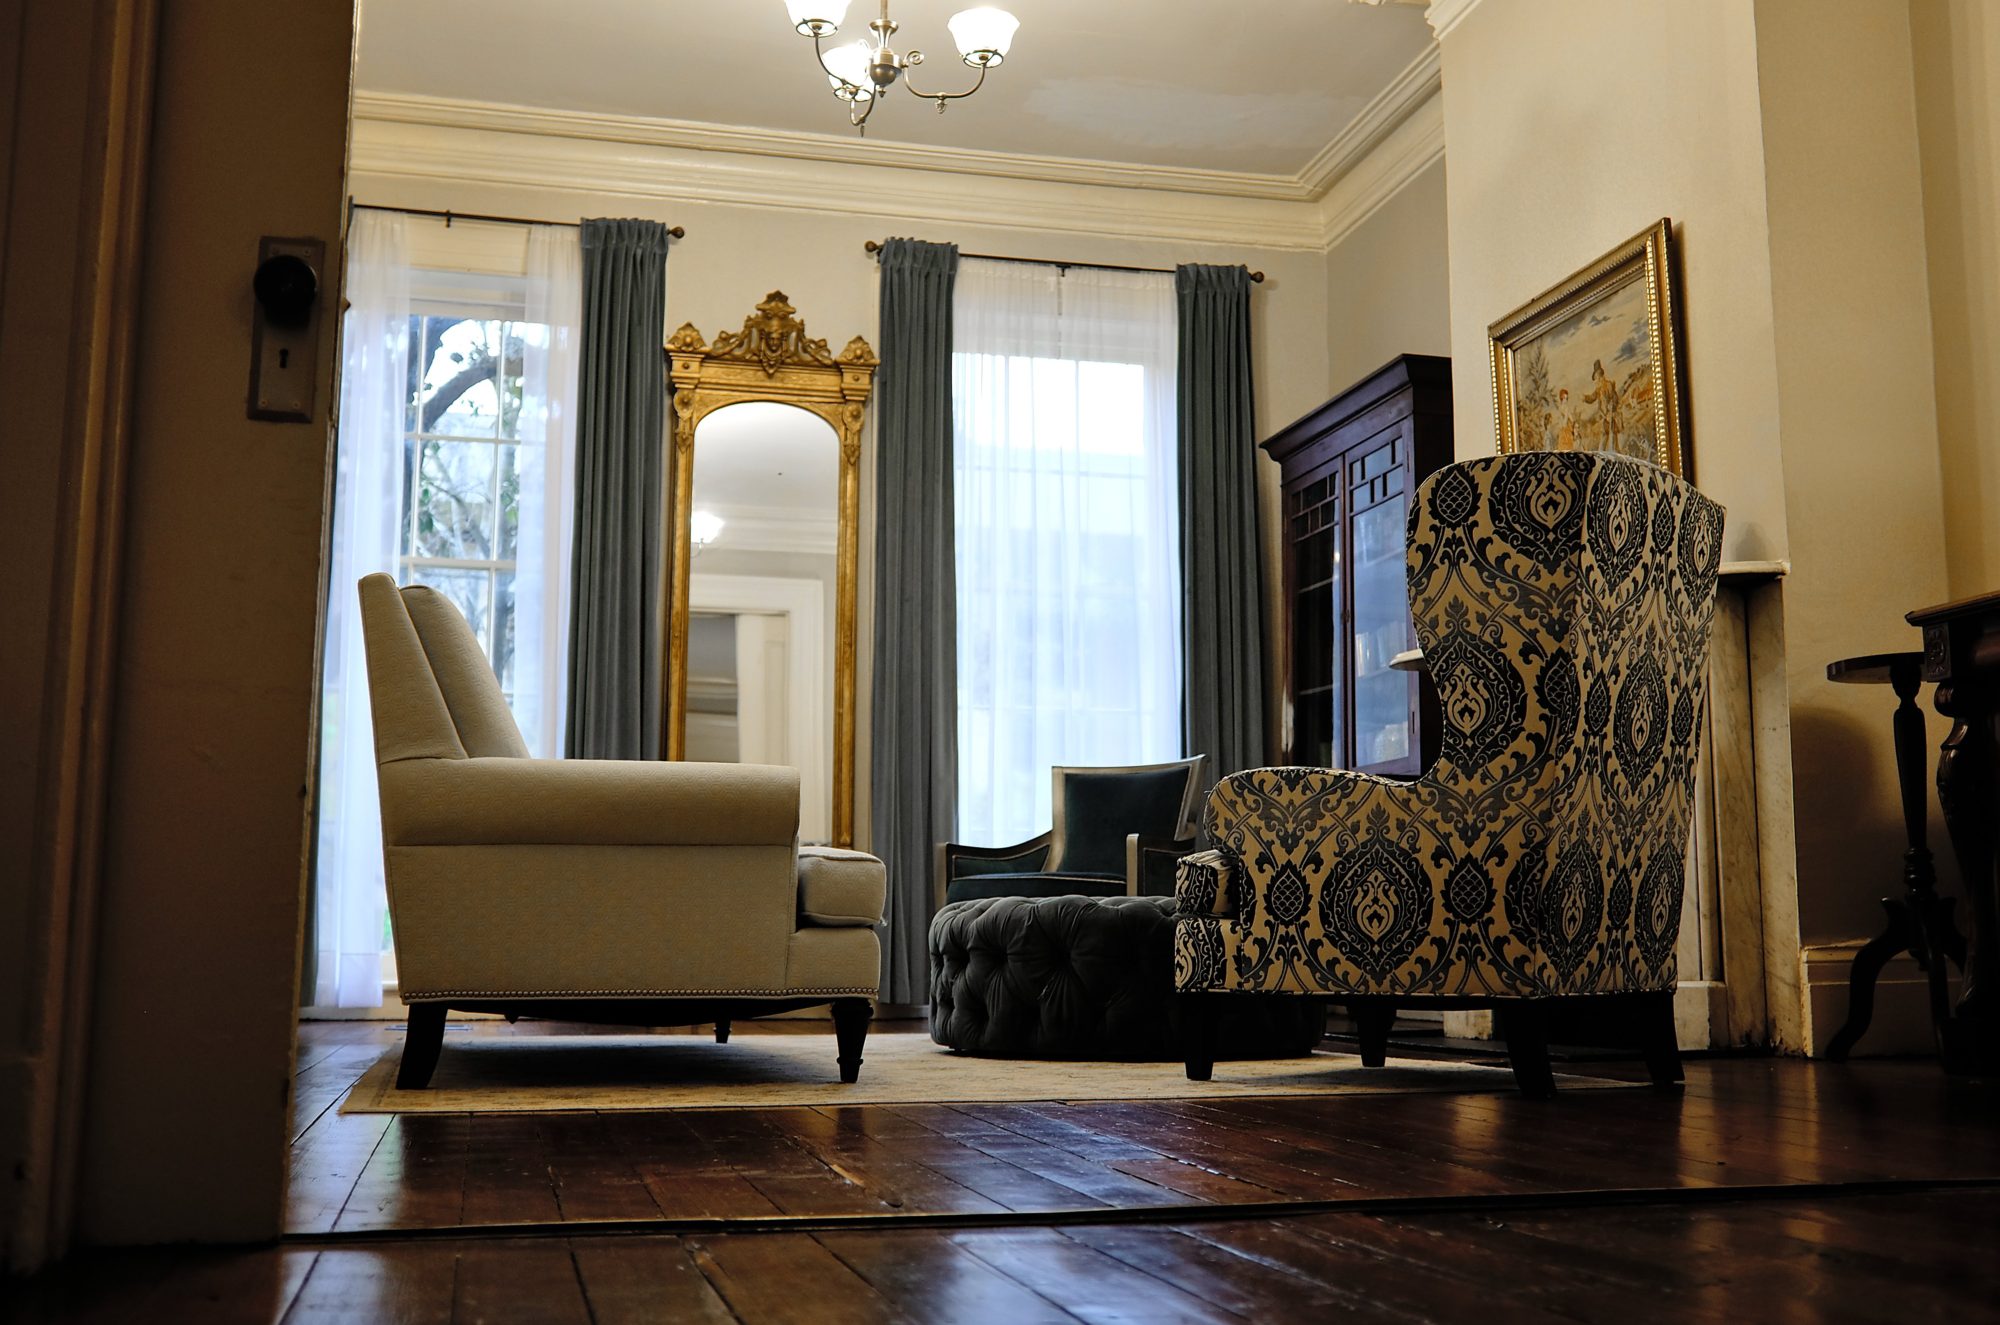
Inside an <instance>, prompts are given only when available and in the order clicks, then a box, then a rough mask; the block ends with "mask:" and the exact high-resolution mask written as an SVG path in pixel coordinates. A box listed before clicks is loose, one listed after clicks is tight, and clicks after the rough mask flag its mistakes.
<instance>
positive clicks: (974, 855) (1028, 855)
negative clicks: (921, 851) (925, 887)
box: [931, 833, 1054, 906]
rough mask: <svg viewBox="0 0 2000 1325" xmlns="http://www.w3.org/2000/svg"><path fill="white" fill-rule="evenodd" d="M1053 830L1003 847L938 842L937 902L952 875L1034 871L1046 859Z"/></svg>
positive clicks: (935, 875)
mask: <svg viewBox="0 0 2000 1325" xmlns="http://www.w3.org/2000/svg"><path fill="white" fill-rule="evenodd" d="M1053 840H1054V834H1053V833H1043V834H1042V835H1041V836H1039V837H1031V838H1029V839H1028V840H1027V841H1025V842H1016V843H1014V845H1012V846H1005V847H969V846H966V845H965V844H964V843H963V842H940V843H938V844H937V857H936V860H935V862H934V864H935V869H934V872H933V873H932V876H931V877H932V879H933V881H934V882H935V884H936V888H935V891H936V895H937V902H936V904H937V905H938V906H943V905H944V895H945V889H946V888H948V887H950V886H951V881H952V880H953V879H964V878H969V877H971V876H973V875H977V874H1033V873H1035V872H1036V871H1038V870H1041V869H1044V868H1046V867H1047V865H1048V863H1049V844H1050V843H1051V842H1052V841H1053Z"/></svg>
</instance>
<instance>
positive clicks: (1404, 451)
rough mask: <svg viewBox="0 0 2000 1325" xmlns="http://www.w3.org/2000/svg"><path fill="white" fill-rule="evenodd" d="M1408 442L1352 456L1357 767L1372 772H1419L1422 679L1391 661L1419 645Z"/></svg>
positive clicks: (1395, 440)
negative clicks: (1410, 557) (1409, 569)
mask: <svg viewBox="0 0 2000 1325" xmlns="http://www.w3.org/2000/svg"><path fill="white" fill-rule="evenodd" d="M1407 455H1408V443H1407V440H1406V438H1405V437H1404V436H1403V434H1402V430H1401V429H1398V430H1397V431H1396V432H1395V433H1393V434H1391V435H1390V436H1389V437H1387V438H1384V439H1383V442H1382V444H1381V445H1380V446H1375V447H1371V448H1368V449H1365V450H1361V451H1355V452H1350V453H1349V454H1348V458H1347V486H1348V493H1349V499H1350V501H1351V503H1352V510H1353V514H1352V516H1351V517H1350V519H1351V528H1352V531H1353V548H1352V551H1351V561H1350V565H1351V568H1352V585H1353V589H1352V593H1353V602H1352V605H1351V611H1350V614H1349V619H1348V623H1347V625H1348V632H1349V634H1348V643H1349V646H1350V647H1351V648H1352V650H1353V653H1352V659H1353V673H1354V682H1353V696H1354V709H1353V727H1352V730H1353V733H1354V747H1353V756H1352V757H1353V764H1352V767H1354V768H1356V769H1359V770H1362V771H1364V772H1369V773H1405V772H1407V773H1414V772H1417V771H1419V769H1418V763H1419V761H1418V758H1417V751H1416V749H1415V748H1414V746H1413V744H1412V738H1413V735H1414V733H1415V731H1416V701H1417V692H1416V682H1415V677H1414V676H1413V675H1412V674H1411V673H1408V672H1400V671H1395V670H1393V669H1391V668H1390V666H1389V660H1390V659H1391V658H1394V657H1395V656H1396V655H1397V654H1399V653H1402V652H1404V651H1405V650H1408V649H1410V648H1413V647H1415V644H1416V640H1415V632H1414V631H1413V629H1412V628H1411V625H1410V603H1409V593H1408V589H1407V587H1406V581H1405V575H1404V554H1405V544H1406V538H1405V523H1406V521H1407V518H1408V512H1409V483H1408V473H1409V465H1408V463H1407Z"/></svg>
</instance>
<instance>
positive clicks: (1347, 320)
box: [1326, 161, 1451, 396]
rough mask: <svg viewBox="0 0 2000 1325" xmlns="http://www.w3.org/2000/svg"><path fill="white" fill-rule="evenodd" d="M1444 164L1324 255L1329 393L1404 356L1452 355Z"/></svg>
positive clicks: (1410, 185)
mask: <svg viewBox="0 0 2000 1325" xmlns="http://www.w3.org/2000/svg"><path fill="white" fill-rule="evenodd" d="M1445 214H1446V212H1445V163H1444V162H1443V161H1438V162H1435V163H1434V164H1432V165H1430V166H1428V167H1426V168H1425V169H1424V170H1422V171H1420V172H1419V173H1418V174H1417V175H1416V176H1415V177H1414V178H1413V179H1411V180H1410V182H1409V183H1407V184H1405V185H1404V186H1403V187H1402V188H1401V189H1399V190H1398V191H1397V192H1396V193H1395V195H1394V196H1392V197H1391V198H1390V199H1389V200H1388V201H1387V202H1385V203H1383V204H1382V206H1381V207H1380V208H1379V209H1378V210H1377V211H1376V212H1375V213H1374V214H1373V215H1372V216H1370V217H1369V218H1368V219H1367V220H1366V221H1363V222H1362V223H1361V224H1360V225H1358V226H1356V227H1355V228H1354V229H1353V230H1352V231H1350V232H1348V233H1347V235H1346V236H1344V237H1343V238H1342V239H1341V241H1340V242H1339V243H1338V244H1335V245H1334V246H1333V248H1332V249H1331V250H1330V251H1329V252H1328V253H1327V255H1326V372H1327V394H1328V395H1329V396H1331V395H1333V394H1334V393H1336V392H1339V391H1344V390H1345V389H1347V388H1348V387H1350V386H1352V385H1354V383H1356V382H1358V381H1360V380H1361V379H1362V378H1364V377H1366V376H1367V375H1368V374H1370V373H1372V372H1374V371H1375V370H1376V369H1377V368H1380V367H1381V366H1382V365H1383V364H1385V363H1387V362H1389V360H1391V359H1393V358H1395V357H1396V356H1397V355H1399V354H1450V353H1451V278H1450V268H1451V263H1450V252H1449V246H1448V242H1447V238H1446V229H1445Z"/></svg>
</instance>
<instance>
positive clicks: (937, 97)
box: [903, 64, 993, 106]
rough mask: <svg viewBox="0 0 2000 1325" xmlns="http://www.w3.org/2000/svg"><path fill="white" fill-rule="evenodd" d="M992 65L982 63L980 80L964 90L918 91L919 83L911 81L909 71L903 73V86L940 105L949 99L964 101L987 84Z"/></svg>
mask: <svg viewBox="0 0 2000 1325" xmlns="http://www.w3.org/2000/svg"><path fill="white" fill-rule="evenodd" d="M992 67H993V66H992V65H987V64H982V65H980V66H979V81H978V82H976V83H974V84H973V85H972V86H971V87H969V88H967V89H965V91H963V92H922V91H918V89H917V85H916V84H915V83H913V82H911V81H910V76H909V74H908V73H905V74H904V75H903V86H904V87H906V88H908V89H910V91H912V92H915V93H916V94H917V95H918V96H920V97H922V98H923V99H924V100H925V101H935V102H937V103H938V104H939V105H940V106H942V105H943V104H944V103H945V102H947V101H963V100H964V99H965V98H967V97H969V96H971V95H972V94H973V93H974V92H977V91H978V90H979V89H980V88H982V87H984V86H985V85H986V71H987V70H988V69H991V68H992Z"/></svg>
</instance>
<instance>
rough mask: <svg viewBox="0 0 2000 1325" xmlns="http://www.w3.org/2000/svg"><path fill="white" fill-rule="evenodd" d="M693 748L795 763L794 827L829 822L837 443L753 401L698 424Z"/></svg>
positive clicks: (814, 828) (827, 829)
mask: <svg viewBox="0 0 2000 1325" xmlns="http://www.w3.org/2000/svg"><path fill="white" fill-rule="evenodd" d="M692 491H693V499H692V501H691V503H690V505H691V507H692V509H691V511H690V514H689V519H688V528H689V542H690V543H691V544H692V546H691V547H690V548H689V549H688V554H689V555H690V557H691V558H692V561H691V565H690V573H689V577H688V631H687V663H686V666H687V709H686V718H685V721H686V732H687V743H686V757H687V758H689V759H694V760H707V761H711V762H720V763H758V764H784V765H789V766H791V767H793V768H796V769H798V770H799V791H800V809H799V835H800V837H801V839H802V840H804V841H807V842H826V841H828V840H829V838H830V836H831V833H832V815H833V802H832V779H831V771H832V770H831V760H832V749H833V696H834V677H833V659H834V638H833V626H834V621H835V615H834V611H835V591H836V588H837V583H838V581H837V574H836V572H837V561H836V557H837V539H838V534H839V523H840V442H839V439H838V437H837V436H836V435H835V433H834V430H833V428H832V427H831V425H829V424H828V423H827V422H826V421H825V420H824V419H822V418H820V417H819V416H818V415H815V414H811V413H808V412H807V411H805V410H802V409H797V408H794V407H793V406H790V405H780V404H775V403H769V402H761V401H753V402H747V403H744V404H738V405H730V406H728V407H726V408H723V409H719V410H716V411H715V412H713V413H711V414H709V415H708V416H706V417H705V418H703V419H702V420H701V423H700V425H699V426H698V427H697V428H696V429H695V434H694V482H693V489H692Z"/></svg>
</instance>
